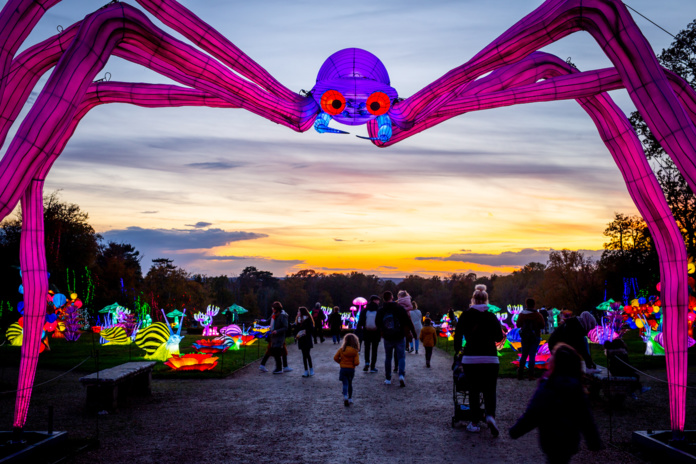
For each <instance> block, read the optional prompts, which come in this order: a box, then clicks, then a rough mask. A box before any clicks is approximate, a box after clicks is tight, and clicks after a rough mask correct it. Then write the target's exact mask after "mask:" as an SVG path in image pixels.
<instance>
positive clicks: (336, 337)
mask: <svg viewBox="0 0 696 464" xmlns="http://www.w3.org/2000/svg"><path fill="white" fill-rule="evenodd" d="M339 311H340V309H339V307H338V306H334V307H333V309H332V310H331V314H330V315H329V330H331V339H332V340H333V342H334V345H335V344H336V343H340V342H341V327H342V326H343V321H342V320H341V313H339Z"/></svg>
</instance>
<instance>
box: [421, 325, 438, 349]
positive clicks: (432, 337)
mask: <svg viewBox="0 0 696 464" xmlns="http://www.w3.org/2000/svg"><path fill="white" fill-rule="evenodd" d="M418 340H420V341H421V342H422V343H423V346H425V347H426V348H432V347H433V346H435V345H437V330H435V327H433V326H432V325H426V326H425V327H423V329H421V331H420V335H419V336H418Z"/></svg>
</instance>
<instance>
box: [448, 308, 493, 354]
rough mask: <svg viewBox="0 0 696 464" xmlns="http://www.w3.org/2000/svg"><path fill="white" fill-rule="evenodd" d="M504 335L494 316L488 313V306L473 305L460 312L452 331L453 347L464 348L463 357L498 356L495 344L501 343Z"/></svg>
mask: <svg viewBox="0 0 696 464" xmlns="http://www.w3.org/2000/svg"><path fill="white" fill-rule="evenodd" d="M504 338H505V334H504V333H503V329H502V328H501V327H500V321H498V318H497V317H495V314H493V313H492V312H490V311H488V305H485V304H484V305H473V306H472V307H471V308H469V309H467V310H466V311H462V313H461V314H460V315H459V320H458V321H457V326H456V327H455V329H454V346H455V347H460V346H462V339H465V340H466V346H465V347H464V348H463V350H462V353H463V354H464V356H496V357H497V356H498V348H497V347H496V344H497V343H499V342H501V341H503V339H504Z"/></svg>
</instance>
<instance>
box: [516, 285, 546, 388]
mask: <svg viewBox="0 0 696 464" xmlns="http://www.w3.org/2000/svg"><path fill="white" fill-rule="evenodd" d="M535 304H536V302H535V301H534V298H527V301H526V306H527V309H525V310H524V311H522V312H521V313H520V314H519V315H518V316H517V328H518V329H520V338H521V339H522V357H521V358H520V365H519V367H518V368H517V380H522V378H523V377H524V367H525V365H527V358H529V371H528V374H527V375H528V377H529V380H534V366H535V363H536V355H537V350H538V349H539V343H541V331H542V329H543V328H544V326H545V325H546V324H545V323H544V317H543V316H542V315H541V314H540V313H539V311H537V310H536V309H535V308H534V306H535Z"/></svg>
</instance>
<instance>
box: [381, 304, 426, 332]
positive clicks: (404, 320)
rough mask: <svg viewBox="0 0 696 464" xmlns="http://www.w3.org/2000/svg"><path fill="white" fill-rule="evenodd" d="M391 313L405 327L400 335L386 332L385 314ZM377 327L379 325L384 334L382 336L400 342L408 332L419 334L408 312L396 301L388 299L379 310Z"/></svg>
mask: <svg viewBox="0 0 696 464" xmlns="http://www.w3.org/2000/svg"><path fill="white" fill-rule="evenodd" d="M389 313H393V314H394V316H395V317H396V318H398V320H399V325H401V328H402V329H403V333H401V334H400V335H389V334H385V332H384V316H386V315H387V314H389ZM377 327H379V331H380V333H381V334H382V338H384V339H385V340H388V341H390V342H398V341H399V340H403V339H404V338H405V337H406V333H410V334H411V335H412V336H413V337H417V336H418V335H416V329H415V327H413V322H412V321H411V318H410V317H408V314H406V310H405V309H404V308H403V307H402V306H401V305H399V304H398V303H395V302H394V301H388V302H386V303H384V305H383V306H382V308H381V309H380V310H379V311H378V312H377ZM385 335H386V336H385Z"/></svg>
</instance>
